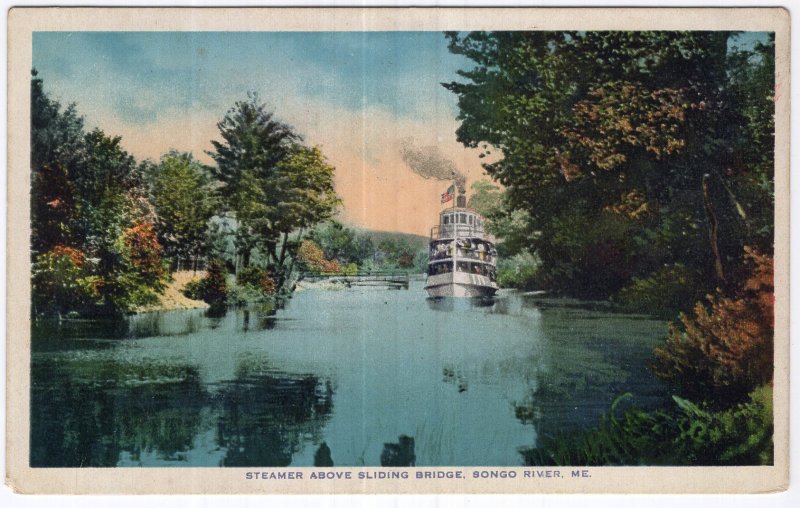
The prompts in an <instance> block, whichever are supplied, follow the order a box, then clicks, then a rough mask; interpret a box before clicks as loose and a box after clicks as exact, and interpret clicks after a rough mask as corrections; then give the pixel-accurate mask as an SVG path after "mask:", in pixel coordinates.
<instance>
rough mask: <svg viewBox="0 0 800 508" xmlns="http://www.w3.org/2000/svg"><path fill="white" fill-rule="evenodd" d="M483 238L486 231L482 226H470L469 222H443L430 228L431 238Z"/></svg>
mask: <svg viewBox="0 0 800 508" xmlns="http://www.w3.org/2000/svg"><path fill="white" fill-rule="evenodd" d="M456 236H458V237H460V238H485V237H486V233H485V232H484V230H483V226H472V225H469V224H443V225H439V226H433V227H432V228H431V240H442V239H446V238H454V237H456Z"/></svg>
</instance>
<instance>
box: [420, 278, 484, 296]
mask: <svg viewBox="0 0 800 508" xmlns="http://www.w3.org/2000/svg"><path fill="white" fill-rule="evenodd" d="M425 290H426V291H427V292H428V295H429V296H431V297H433V298H439V297H444V296H453V297H466V298H469V297H476V296H492V295H494V294H495V292H496V291H497V284H495V283H494V282H492V281H491V280H489V277H486V276H483V275H477V274H472V273H464V272H455V273H453V272H451V273H443V274H439V275H430V276H428V280H427V282H426V283H425Z"/></svg>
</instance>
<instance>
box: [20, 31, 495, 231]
mask: <svg viewBox="0 0 800 508" xmlns="http://www.w3.org/2000/svg"><path fill="white" fill-rule="evenodd" d="M33 66H34V68H36V70H37V71H38V72H39V77H41V78H42V79H43V81H44V87H45V90H46V92H47V93H48V94H50V96H51V97H52V98H54V99H56V100H58V101H59V102H61V103H62V105H65V104H69V103H72V102H74V103H76V105H77V108H78V111H79V113H80V114H81V115H83V116H84V118H85V122H86V126H87V127H88V128H90V129H91V128H94V127H99V128H101V129H102V130H103V131H104V132H105V133H106V134H108V135H115V136H121V137H122V144H123V147H124V148H125V149H126V150H128V151H129V152H130V153H132V154H133V155H134V156H136V157H137V158H138V159H139V160H144V159H147V158H150V159H153V160H157V159H158V158H159V157H160V156H161V155H162V154H164V153H166V152H168V151H169V150H170V149H176V150H180V151H190V152H192V153H193V154H194V155H195V156H196V157H198V158H199V159H201V160H203V161H204V162H206V163H209V164H210V163H212V160H211V159H210V157H208V155H206V154H205V152H206V151H208V150H212V145H211V140H212V139H220V138H219V136H218V130H217V127H216V123H217V122H218V121H220V120H221V119H222V118H223V116H224V115H225V112H226V111H227V110H228V109H229V108H230V107H232V106H233V105H234V103H235V102H236V101H238V100H243V99H246V98H247V93H248V92H250V91H254V92H256V93H258V95H259V98H260V100H261V101H262V102H264V103H266V104H267V105H268V107H269V108H270V109H271V110H273V111H274V112H275V115H276V117H278V118H279V119H280V120H282V121H284V122H286V123H288V124H290V125H292V126H293V127H295V129H296V130H297V131H298V132H299V133H300V134H301V135H302V136H303V137H304V140H305V142H306V143H307V144H313V145H319V146H320V147H321V148H322V151H323V153H324V154H325V155H326V156H327V158H328V159H329V161H330V162H331V163H332V164H333V165H334V166H335V167H336V189H337V192H338V193H339V195H340V196H341V197H342V200H343V208H342V210H341V211H340V219H341V220H343V221H344V222H346V223H348V224H351V225H355V226H361V227H366V228H370V229H377V230H385V231H401V232H407V233H415V234H421V235H427V234H428V232H429V230H430V227H431V226H432V225H434V224H435V223H436V221H437V220H438V212H439V210H440V209H441V205H440V202H439V201H440V200H439V197H440V194H441V193H442V192H444V191H445V190H446V188H447V187H448V185H449V184H448V183H445V182H439V181H433V180H426V179H424V178H422V177H421V176H419V175H417V174H415V173H413V172H412V171H411V170H410V169H409V168H408V166H407V165H406V164H405V163H404V162H403V160H402V158H401V155H400V154H401V147H402V146H404V144H406V145H407V144H408V143H409V139H410V140H411V143H412V144H413V146H416V147H431V148H430V149H431V150H435V151H438V153H439V154H440V155H441V156H442V157H443V158H445V159H449V160H452V161H453V162H454V164H455V166H456V167H457V168H458V169H459V170H460V171H462V172H463V173H464V174H465V175H466V176H467V178H468V185H470V184H471V183H472V182H474V181H476V180H478V179H480V178H482V177H483V178H488V177H486V176H483V170H482V168H481V165H480V163H481V159H479V158H478V152H477V151H475V150H470V149H466V148H464V147H463V145H461V144H460V143H458V142H457V141H456V136H455V130H456V128H457V127H458V125H459V123H458V121H457V120H456V116H457V114H458V108H457V101H456V96H455V95H454V94H452V93H451V92H449V91H448V90H446V89H445V88H444V87H442V86H441V83H442V82H449V81H453V80H457V79H459V78H458V76H457V74H456V71H457V70H458V69H460V68H469V62H468V61H467V60H466V59H464V58H463V57H460V56H457V55H452V54H450V53H449V52H448V50H447V42H446V39H445V37H444V35H443V34H442V33H441V32H349V33H348V32H306V33H303V32H292V33H276V32H271V33H270V32H246V33H245V32H239V33H235V32H226V33H220V32H170V33H167V32H124V33H123V32H116V33H111V32H79V33H68V32H37V33H35V34H34V37H33Z"/></svg>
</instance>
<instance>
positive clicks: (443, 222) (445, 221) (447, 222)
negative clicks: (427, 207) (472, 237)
mask: <svg viewBox="0 0 800 508" xmlns="http://www.w3.org/2000/svg"><path fill="white" fill-rule="evenodd" d="M442 224H450V217H449V216H447V215H445V216H443V217H442Z"/></svg>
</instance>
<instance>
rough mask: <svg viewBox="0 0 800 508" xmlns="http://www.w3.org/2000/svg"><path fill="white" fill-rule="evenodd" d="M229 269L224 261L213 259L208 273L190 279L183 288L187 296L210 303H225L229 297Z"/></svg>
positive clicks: (207, 269)
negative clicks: (227, 279)
mask: <svg viewBox="0 0 800 508" xmlns="http://www.w3.org/2000/svg"><path fill="white" fill-rule="evenodd" d="M226 275H227V270H226V269H225V263H224V261H222V260H220V259H212V260H211V261H209V263H208V267H207V268H206V275H205V276H204V277H203V278H202V279H200V280H191V281H189V282H188V283H187V284H186V285H185V286H184V287H183V290H182V293H183V294H184V295H185V296H186V297H187V298H192V299H194V300H203V301H204V302H206V303H208V304H210V305H219V304H224V303H225V302H226V301H227V298H228V293H229V289H228V283H227V282H226V281H225V279H226Z"/></svg>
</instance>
